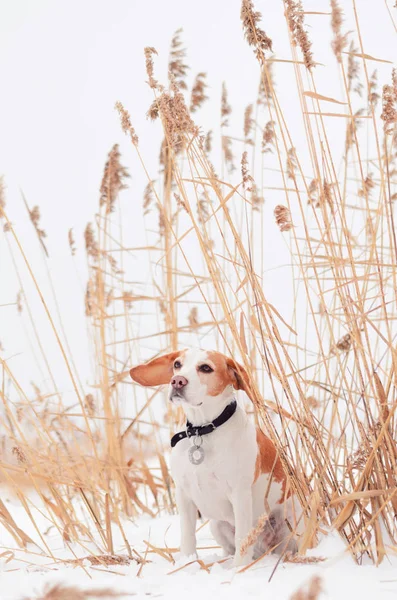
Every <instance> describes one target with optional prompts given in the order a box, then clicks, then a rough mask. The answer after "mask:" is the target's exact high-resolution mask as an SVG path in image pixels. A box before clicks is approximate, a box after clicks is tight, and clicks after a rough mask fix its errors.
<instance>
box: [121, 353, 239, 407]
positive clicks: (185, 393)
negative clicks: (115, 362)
mask: <svg viewBox="0 0 397 600" xmlns="http://www.w3.org/2000/svg"><path fill="white" fill-rule="evenodd" d="M130 375H131V377H132V379H133V380H134V381H136V382H137V383H140V384H141V385H144V386H156V385H165V384H167V383H168V384H169V399H170V400H171V402H174V403H181V404H182V405H183V406H184V407H185V408H187V407H192V408H194V407H199V406H202V405H204V404H212V405H213V404H214V403H216V402H217V401H223V400H224V399H225V398H229V397H230V396H231V395H232V394H233V389H236V390H244V391H245V392H247V394H248V395H250V391H249V389H250V388H249V378H248V374H247V372H246V370H245V369H244V367H243V366H241V365H240V364H239V363H237V362H236V361H235V360H233V359H232V358H229V357H227V356H225V355H224V354H222V353H221V352H216V351H212V350H180V351H176V352H170V353H169V354H165V355H163V356H160V357H158V358H155V359H153V360H151V361H149V362H148V363H145V364H143V365H139V366H138V367H134V368H132V369H131V371H130Z"/></svg>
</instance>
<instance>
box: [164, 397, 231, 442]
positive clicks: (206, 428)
mask: <svg viewBox="0 0 397 600" xmlns="http://www.w3.org/2000/svg"><path fill="white" fill-rule="evenodd" d="M236 408H237V402H236V400H233V402H231V403H230V404H228V405H227V406H226V408H225V409H224V410H223V411H222V412H221V414H220V415H219V417H216V419H214V420H213V421H212V423H208V424H207V425H201V426H200V427H195V426H194V425H192V424H191V423H189V421H186V431H181V432H179V433H176V434H175V435H174V436H173V437H172V438H171V448H173V447H174V446H176V445H177V443H178V442H180V441H181V440H184V439H185V438H191V437H193V436H196V435H199V436H202V435H207V434H208V433H211V432H212V431H215V429H218V427H219V426H220V425H223V424H224V423H226V421H228V420H229V419H230V418H231V417H232V416H233V415H234V413H235V412H236Z"/></svg>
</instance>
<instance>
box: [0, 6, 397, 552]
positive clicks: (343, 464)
mask: <svg viewBox="0 0 397 600" xmlns="http://www.w3.org/2000/svg"><path fill="white" fill-rule="evenodd" d="M353 5H354V15H355V25H356V27H355V31H354V32H353V33H348V32H346V31H344V24H343V14H342V11H341V6H339V5H338V3H337V2H336V1H335V0H332V1H331V5H330V11H331V16H327V15H323V16H322V18H329V19H330V26H331V28H332V32H333V42H332V52H333V55H334V64H333V67H332V68H335V69H337V70H338V72H339V75H340V79H341V82H342V92H341V93H340V92H339V90H338V91H337V92H335V97H329V96H326V97H325V96H324V95H323V94H322V93H321V89H320V88H318V87H317V83H316V65H317V63H316V60H315V59H316V57H315V51H314V50H313V48H312V45H311V40H310V36H309V34H308V27H307V25H306V23H305V18H306V16H305V13H304V11H303V9H302V5H301V3H300V2H295V1H292V0H285V1H284V8H285V27H286V28H287V31H288V35H289V39H290V45H291V54H292V61H291V63H292V65H293V71H294V76H295V80H294V85H295V88H296V93H297V96H298V98H299V105H297V106H296V107H295V109H296V114H295V118H296V119H297V120H301V122H302V125H303V129H304V132H305V134H304V137H303V139H293V135H292V133H291V127H289V124H288V122H287V119H286V117H285V113H284V112H283V107H282V104H281V103H280V100H279V97H278V95H277V90H276V84H275V73H274V72H275V69H276V67H277V63H278V59H277V58H276V57H275V55H274V54H272V48H273V44H272V39H271V38H270V37H269V35H268V34H271V32H270V28H271V27H270V25H269V26H268V27H267V29H268V31H267V32H266V33H265V31H264V30H263V29H262V23H261V15H260V14H259V13H258V12H257V11H256V10H255V7H254V6H253V3H252V2H251V0H243V2H242V11H241V19H242V27H243V31H244V34H245V37H246V40H247V43H248V44H249V45H250V46H251V47H252V49H253V57H252V60H256V61H257V62H258V72H259V86H258V96H257V98H253V99H251V103H250V104H248V106H247V109H246V111H245V117H244V128H243V137H242V138H240V139H238V140H237V141H236V139H234V138H233V137H232V135H231V132H230V124H229V116H230V114H231V111H232V105H231V100H230V99H229V97H228V92H227V86H226V85H225V84H223V87H222V103H221V107H219V109H220V113H221V122H220V124H219V125H220V148H221V152H222V158H221V160H215V158H214V159H213V154H214V152H213V150H212V141H213V138H214V137H215V134H213V133H212V131H210V132H208V133H206V134H204V132H203V131H201V130H200V128H199V126H198V125H197V123H196V121H195V119H196V115H199V114H200V108H201V106H202V104H203V103H204V102H207V101H208V98H207V88H206V82H205V74H204V73H199V74H198V75H197V77H196V78H195V80H194V84H193V87H192V89H191V90H189V89H188V86H187V83H186V82H187V78H186V74H187V68H188V67H187V64H186V54H185V50H184V46H183V43H182V41H181V32H180V31H178V32H176V34H175V36H174V38H173V40H172V43H171V50H170V57H169V81H168V82H167V84H162V83H159V82H158V81H157V80H156V68H155V61H156V54H157V52H156V50H155V49H154V48H146V49H145V58H146V66H147V73H148V84H149V86H150V88H151V89H152V92H153V102H152V104H151V106H150V107H148V116H149V117H150V118H151V119H153V120H154V121H157V122H158V123H159V124H160V126H161V127H162V130H163V133H164V138H163V143H162V145H161V151H160V171H159V174H158V175H157V179H156V180H154V179H153V174H151V173H149V172H148V171H147V169H146V166H145V159H144V157H143V156H142V155H141V152H140V146H139V139H138V137H137V134H136V132H135V130H134V127H133V124H132V121H131V118H130V115H129V114H128V111H127V110H126V108H125V107H124V106H123V104H121V103H120V102H118V103H117V104H116V108H117V110H118V112H119V113H120V117H121V127H122V130H123V131H124V132H125V133H126V134H127V135H128V136H129V137H130V139H131V142H132V144H133V147H134V151H135V152H136V153H137V156H138V159H139V161H140V162H141V165H142V169H143V170H144V172H145V174H146V176H147V187H146V190H145V193H144V200H143V208H142V210H143V211H144V213H145V215H146V218H147V223H148V232H147V239H148V244H147V245H146V246H144V247H139V248H136V247H130V246H129V245H128V241H126V240H124V239H123V238H122V237H120V231H121V228H120V226H119V224H120V221H121V220H122V207H121V205H120V203H119V199H118V196H119V193H120V191H121V190H122V189H124V187H125V186H126V185H128V175H129V174H128V170H127V169H126V167H125V166H124V163H123V158H122V157H121V156H120V152H119V149H118V146H117V144H116V145H115V146H114V147H113V148H112V149H111V151H110V153H109V156H108V160H107V162H106V165H105V169H104V173H103V179H102V184H101V189H100V198H99V205H98V212H97V214H96V215H95V219H93V223H92V224H88V225H87V228H86V230H85V246H86V255H87V265H88V273H89V277H88V281H87V285H86V292H85V298H84V302H85V307H86V315H87V322H88V327H89V336H90V341H91V344H92V353H93V356H94V364H95V365H96V367H95V372H96V381H95V386H94V392H93V393H87V391H86V390H85V389H84V385H83V384H82V382H81V380H80V379H79V373H78V370H77V368H76V365H75V364H74V362H73V355H72V352H71V351H70V348H69V347H68V344H67V335H66V332H65V331H62V325H60V326H59V325H57V324H56V322H58V320H57V321H56V320H55V319H54V318H53V316H52V314H51V311H50V310H49V308H48V303H47V300H46V298H44V297H43V295H42V293H41V290H40V287H39V285H38V284H37V282H36V280H35V276H34V272H33V270H32V268H31V266H30V263H29V257H28V251H27V249H26V248H24V245H23V243H22V241H21V239H20V237H19V234H18V227H17V226H14V224H12V223H11V222H10V221H9V219H8V217H7V207H6V201H5V199H3V198H4V196H2V201H1V203H0V206H1V215H2V222H3V224H4V228H3V229H4V235H5V236H6V238H7V239H10V240H12V245H11V244H9V249H10V260H13V253H14V252H15V251H17V252H18V253H19V254H20V255H21V256H22V258H23V261H24V263H25V265H26V268H27V272H28V274H29V277H30V279H31V281H32V282H33V284H34V285H35V286H36V291H37V294H38V295H39V296H40V299H41V302H42V304H43V306H44V309H45V311H46V314H47V318H48V320H49V322H50V325H51V328H52V332H53V335H54V336H55V338H56V340H57V344H58V347H59V350H60V352H61V354H62V356H63V359H64V362H65V365H66V367H67V369H68V373H69V376H70V380H71V382H72V385H73V389H74V394H75V405H74V406H73V407H72V408H71V407H70V406H66V405H65V404H64V402H63V400H62V396H61V394H60V391H59V390H58V389H57V384H56V375H55V374H54V373H52V372H51V368H50V365H49V361H48V360H47V357H46V350H45V347H44V346H43V344H42V343H41V340H40V335H39V332H37V331H36V330H35V329H34V323H35V319H34V314H32V312H31V311H30V309H29V304H28V303H26V309H27V312H28V318H29V320H30V323H31V325H32V327H33V331H34V333H35V336H36V341H37V347H36V351H37V353H38V356H37V360H38V361H39V362H40V364H41V365H42V367H43V369H44V370H45V371H47V372H48V376H49V379H50V381H51V382H52V386H53V390H52V393H51V395H50V397H49V398H46V397H43V396H42V394H41V392H40V390H37V398H36V400H37V402H36V401H32V398H30V397H29V394H28V393H27V392H26V390H24V389H23V388H22V387H21V386H20V384H19V383H18V381H17V378H16V377H15V375H14V373H13V371H12V368H11V366H10V365H9V364H8V363H7V361H5V360H3V359H2V358H0V360H1V365H2V373H3V378H2V380H3V385H2V388H1V391H0V395H1V400H2V404H3V413H4V420H3V422H2V428H3V431H2V434H1V435H2V440H3V454H2V460H1V462H0V478H1V481H3V483H6V484H7V486H9V487H11V488H13V490H14V492H15V494H16V495H17V497H18V499H19V502H20V503H21V505H22V506H23V508H24V509H25V511H26V514H27V517H28V518H29V519H30V520H31V525H32V527H31V528H30V531H35V535H36V536H37V539H38V540H39V543H40V548H41V550H44V551H45V552H47V553H48V555H49V556H52V557H53V558H54V559H57V557H56V556H53V552H52V550H51V549H50V548H49V546H48V544H47V541H46V535H45V532H44V531H40V530H39V529H38V528H37V527H36V523H35V519H34V515H33V513H32V511H31V509H30V506H31V504H30V503H31V500H30V498H31V494H32V490H34V492H35V498H36V500H35V502H36V503H40V509H41V510H42V511H45V514H46V516H47V518H48V520H49V523H50V524H51V526H52V527H54V528H55V529H56V530H57V531H58V532H59V535H60V536H61V537H62V539H63V540H64V542H65V543H66V544H69V545H70V548H72V543H78V544H80V545H81V546H82V548H83V549H84V548H85V547H86V546H85V544H86V542H89V541H90V542H92V543H94V544H95V545H96V547H97V549H98V555H99V556H100V555H102V556H105V557H106V556H108V557H109V556H114V554H115V548H114V543H113V535H114V531H115V529H116V528H117V529H119V530H120V532H121V535H122V537H123V539H124V543H125V548H126V552H127V554H128V555H129V557H130V558H131V559H133V558H134V559H136V560H137V561H139V562H141V564H142V563H143V562H144V560H145V559H144V557H142V556H140V555H138V553H137V551H136V549H134V548H131V546H130V544H129V541H128V539H127V536H126V534H125V531H124V527H123V522H124V517H125V516H129V517H133V518H135V517H137V516H138V515H140V514H142V513H146V514H148V515H150V516H153V517H155V516H156V515H158V514H159V513H161V512H162V511H168V512H173V511H174V495H173V487H172V481H171V478H170V475H169V472H168V467H167V457H168V449H167V438H168V434H169V433H170V432H171V431H173V430H174V428H175V427H176V424H177V422H178V420H179V419H180V417H181V415H180V414H176V413H175V412H173V410H172V409H171V408H170V407H167V406H166V405H165V403H164V402H163V400H162V396H161V394H162V391H161V390H158V389H151V390H149V391H148V392H147V393H146V391H145V392H143V391H142V390H140V389H137V388H136V387H135V385H133V384H132V383H131V382H130V381H129V379H128V369H129V367H130V366H131V364H132V363H135V362H136V361H137V360H140V359H142V358H148V356H142V353H141V347H142V345H143V344H145V343H146V344H147V343H149V344H152V348H156V349H157V350H156V351H157V352H158V353H162V352H165V351H168V350H170V349H176V348H178V347H179V346H180V345H186V343H192V344H194V345H197V344H201V343H202V344H203V345H205V342H206V339H211V340H215V342H216V344H217V346H218V348H219V349H221V350H223V351H225V352H228V353H230V354H232V355H234V356H236V357H237V358H239V360H241V362H242V363H243V364H244V366H245V367H246V369H247V370H248V372H249V374H250V388H251V394H250V401H251V403H252V404H253V405H254V407H255V417H254V418H256V419H257V420H258V422H259V423H260V425H261V426H262V427H263V428H264V430H265V431H266V432H267V434H268V435H270V436H271V438H272V439H273V441H274V443H275V444H276V447H277V449H278V452H279V455H280V458H281V460H282V462H283V464H284V467H285V469H286V471H287V472H288V475H289V482H290V486H291V488H292V489H293V491H294V492H295V494H296V495H297V497H298V498H299V501H300V502H301V505H302V507H303V509H304V520H305V528H304V534H303V535H302V536H301V538H300V542H299V549H300V553H302V554H304V553H305V551H306V550H307V549H308V548H311V547H313V546H315V545H316V543H317V541H318V539H319V538H320V537H321V536H322V535H324V534H325V533H326V532H327V531H328V530H329V529H331V528H335V529H336V530H338V532H339V533H340V535H341V536H342V538H343V540H344V541H345V543H346V548H347V549H348V550H349V551H350V552H351V553H352V555H353V557H354V558H355V560H356V561H357V562H358V563H361V562H362V561H363V559H364V557H369V559H370V560H372V561H373V562H374V563H380V562H381V561H382V560H383V558H384V557H385V555H386V554H387V553H389V552H390V553H391V552H393V551H394V548H395V546H396V544H397V530H396V516H397V512H396V511H397V496H396V493H395V492H396V490H397V487H396V466H395V465H396V458H397V449H396V444H395V439H396V423H395V416H394V412H395V407H396V406H397V404H396V398H395V384H396V377H397V370H396V368H397V356H396V350H395V339H396V334H397V330H396V328H395V325H394V324H395V320H396V308H395V302H396V298H395V295H396V292H397V281H396V278H397V275H396V259H397V254H396V252H397V244H396V233H395V222H394V221H395V210H394V202H395V200H396V188H395V185H396V179H395V178H396V173H397V171H396V160H397V128H396V123H397V109H396V103H397V75H396V72H395V71H394V70H393V71H392V69H391V68H390V79H389V80H388V81H383V82H380V83H379V84H378V82H377V79H376V73H374V72H373V71H372V68H373V66H374V64H373V63H374V62H376V61H377V60H381V59H375V58H374V57H371V56H369V55H368V54H367V53H366V48H365V47H364V45H363V41H362V37H361V30H360V22H359V15H358V13H357V11H356V6H355V2H354V0H353ZM390 16H391V17H392V15H390ZM375 66H376V65H375ZM329 68H331V67H329ZM341 94H342V95H341ZM360 104H361V106H360V108H357V106H358V105H360ZM329 106H331V107H333V108H331V109H329ZM334 107H336V108H334ZM335 121H337V122H338V126H339V124H340V122H343V123H344V126H345V131H344V140H345V141H344V144H343V145H342V148H341V149H336V150H335V145H334V144H332V143H331V140H330V137H332V128H333V127H334V123H335ZM361 125H363V126H362V127H360V126H361ZM215 127H217V124H215V125H214V130H215ZM368 149H370V150H368ZM212 160H214V162H215V165H214V164H213V162H212ZM237 164H239V169H238V170H237V171H236V165H237ZM267 168H269V169H272V170H273V172H274V173H275V178H276V181H277V185H276V187H275V188H274V189H275V190H276V189H277V190H278V192H281V196H280V194H279V195H278V197H282V202H281V203H280V204H278V205H277V206H276V207H275V210H274V215H272V217H271V219H272V223H271V226H272V227H273V228H274V235H280V236H284V237H285V240H286V244H287V245H288V248H289V251H290V259H291V270H290V275H289V276H288V275H284V277H286V278H287V277H290V281H289V283H290V285H291V289H293V290H294V307H295V308H294V311H293V314H292V315H283V314H281V312H280V310H279V309H278V308H277V306H274V305H273V304H272V303H271V302H270V300H269V295H268V293H267V290H266V285H265V284H264V281H265V278H264V273H265V272H266V264H264V258H263V247H264V244H265V243H266V239H265V234H264V220H265V219H269V214H268V212H267V211H266V203H265V202H264V197H266V196H267V195H269V193H271V191H269V189H268V187H267V185H265V180H264V176H263V174H264V172H265V170H266V169H267ZM218 173H219V174H218ZM27 208H28V210H29V215H30V218H31V221H32V224H33V226H34V228H35V231H36V233H37V236H38V239H39V242H40V244H41V245H42V246H43V252H44V254H45V251H46V246H45V241H44V240H45V232H43V230H42V229H41V226H40V213H39V210H38V209H37V207H36V208H34V209H29V207H28V206H27ZM69 242H70V247H71V253H72V254H74V253H75V242H74V238H73V232H71V231H70V232H69ZM15 249H16V250H15ZM131 253H134V254H135V255H136V256H138V257H140V260H141V264H145V265H147V272H148V273H149V280H150V281H149V285H148V287H147V289H149V290H150V292H147V293H142V294H141V293H137V292H134V291H133V286H132V284H131V283H130V282H129V279H128V277H129V275H128V272H129V271H128V269H129V265H130V263H129V258H130V256H131ZM43 260H46V257H45V256H44V257H43ZM16 264H17V263H15V265H16ZM145 268H146V267H145ZM49 276H50V274H49ZM18 277H20V275H19V273H18ZM23 284H24V281H23V279H22V278H21V279H20V285H21V289H22V290H23ZM136 306H139V307H140V310H141V312H135V313H134V308H135V307H136ZM131 311H132V312H131ZM142 313H144V314H142ZM134 318H138V319H139V321H140V322H141V325H140V327H136V326H135V325H134V326H133V323H134ZM145 320H146V325H144V324H142V323H144V322H145ZM59 322H60V323H62V321H59ZM59 328H60V329H61V331H60V330H59ZM139 331H142V335H140V334H139ZM137 332H138V333H137ZM153 354H154V352H153ZM6 381H7V382H8V383H7V386H6V385H5V382H6ZM144 393H146V396H143V395H142V394H144ZM15 396H17V397H18V402H15V401H14V400H13V398H15ZM132 396H133V397H134V403H135V404H134V406H135V415H134V416H133V418H132V419H131V418H130V419H126V416H125V414H124V413H123V410H122V408H121V407H122V406H123V402H124V400H125V398H127V397H128V398H131V397H132ZM252 404H250V403H247V404H246V406H247V410H250V408H251V406H252ZM153 407H157V408H156V409H154V408H153ZM159 407H160V409H159ZM159 410H160V412H159ZM153 441H154V443H153ZM0 526H1V527H5V528H6V529H7V531H8V532H9V534H11V535H12V537H13V538H14V541H15V544H16V546H19V547H20V548H24V547H26V545H27V544H28V542H30V541H31V538H30V536H29V535H28V533H27V532H26V531H24V530H23V529H21V528H20V527H19V525H18V523H16V522H15V521H14V519H13V517H12V515H11V513H10V511H9V510H8V509H7V507H6V505H5V504H4V503H3V502H1V501H0ZM7 551H10V550H9V549H7ZM158 552H160V553H163V555H164V557H165V558H167V559H169V553H167V552H166V551H163V550H158ZM103 560H105V559H103ZM108 560H116V558H113V559H111V558H108Z"/></svg>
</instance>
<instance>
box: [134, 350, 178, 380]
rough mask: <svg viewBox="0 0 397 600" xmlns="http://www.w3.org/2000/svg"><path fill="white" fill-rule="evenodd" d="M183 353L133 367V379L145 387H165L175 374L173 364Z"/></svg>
mask: <svg viewBox="0 0 397 600" xmlns="http://www.w3.org/2000/svg"><path fill="white" fill-rule="evenodd" d="M181 354H182V352H181V351H180V350H177V351H176V352H170V353H169V354H163V356H159V357H158V358H154V359H153V360H150V361H149V362H147V363H145V364H143V365H138V366H137V367H133V368H132V369H131V370H130V375H131V379H133V380H134V381H136V382H137V383H139V384H140V385H144V386H155V385H164V384H166V383H169V382H170V380H171V377H172V374H173V364H174V361H175V359H176V358H177V357H178V356H180V355H181Z"/></svg>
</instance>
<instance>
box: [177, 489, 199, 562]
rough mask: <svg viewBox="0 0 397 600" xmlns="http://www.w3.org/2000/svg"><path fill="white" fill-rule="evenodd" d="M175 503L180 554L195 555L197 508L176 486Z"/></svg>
mask: <svg viewBox="0 0 397 600" xmlns="http://www.w3.org/2000/svg"><path fill="white" fill-rule="evenodd" d="M176 503H177V506H178V511H179V517H180V523H181V554H182V556H185V557H186V556H191V555H194V556H197V555H196V521H197V507H196V505H195V504H194V502H193V501H192V500H191V499H190V498H189V497H188V496H187V495H186V494H185V492H184V491H183V490H182V489H181V488H179V487H178V486H177V488H176Z"/></svg>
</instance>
